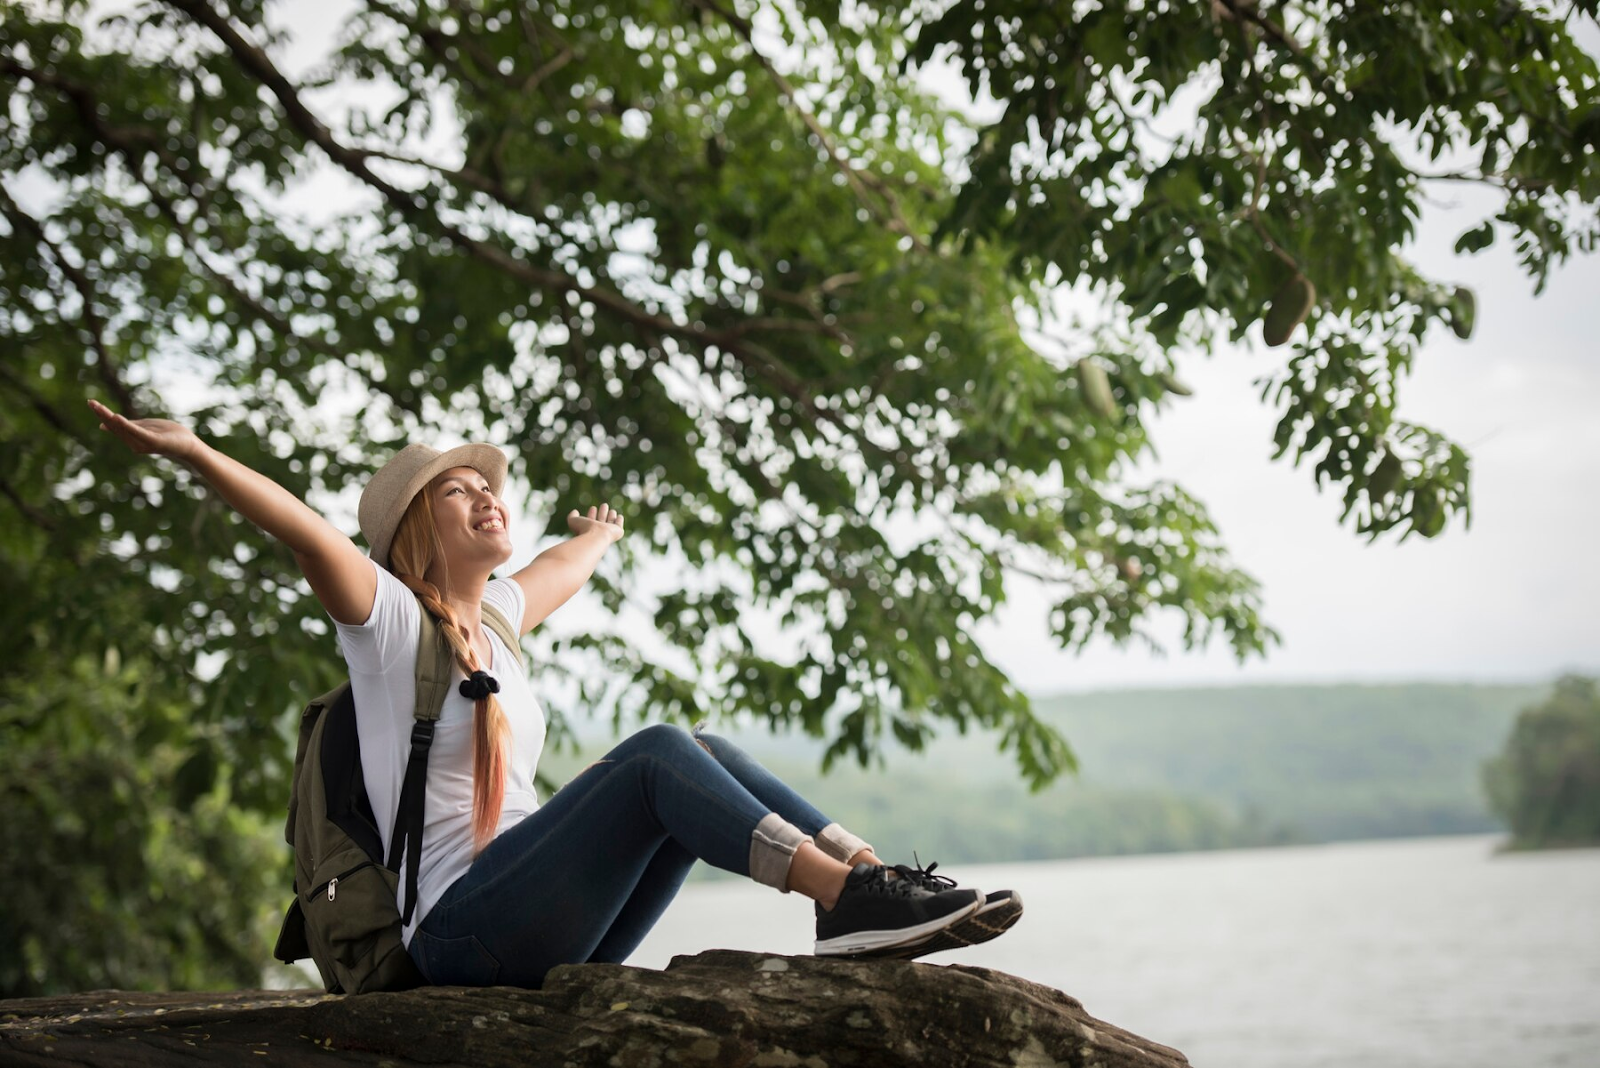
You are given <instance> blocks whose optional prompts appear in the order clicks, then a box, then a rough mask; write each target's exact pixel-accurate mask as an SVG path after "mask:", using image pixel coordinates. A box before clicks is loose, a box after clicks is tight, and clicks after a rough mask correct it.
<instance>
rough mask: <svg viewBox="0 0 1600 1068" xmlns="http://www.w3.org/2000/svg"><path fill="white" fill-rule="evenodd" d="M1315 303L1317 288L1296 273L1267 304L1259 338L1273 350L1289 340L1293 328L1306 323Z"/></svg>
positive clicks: (1303, 276)
mask: <svg viewBox="0 0 1600 1068" xmlns="http://www.w3.org/2000/svg"><path fill="white" fill-rule="evenodd" d="M1316 302H1317V287H1316V286H1314V285H1312V284H1311V279H1309V278H1307V277H1306V276H1305V275H1303V274H1301V273H1300V272H1298V271H1296V272H1295V275H1294V277H1293V278H1291V279H1289V280H1288V281H1287V282H1285V283H1283V285H1282V286H1281V287H1280V288H1279V289H1278V291H1277V292H1276V293H1274V294H1272V300H1271V301H1270V302H1269V303H1268V304H1267V317H1266V321H1265V322H1264V323H1262V326H1261V336H1262V337H1263V338H1264V339H1265V340H1266V342H1267V344H1268V345H1271V346H1272V347H1273V348H1276V347H1278V346H1279V345H1282V344H1283V343H1284V342H1285V341H1288V340H1289V335H1290V334H1292V333H1294V328H1295V327H1297V326H1299V325H1300V324H1301V323H1303V322H1305V321H1306V316H1308V315H1310V314H1311V307H1312V305H1314V304H1315V303H1316Z"/></svg>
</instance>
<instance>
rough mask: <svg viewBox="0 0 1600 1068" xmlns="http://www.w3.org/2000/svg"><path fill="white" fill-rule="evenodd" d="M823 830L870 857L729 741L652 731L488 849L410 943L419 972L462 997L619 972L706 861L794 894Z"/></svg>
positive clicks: (825, 842)
mask: <svg viewBox="0 0 1600 1068" xmlns="http://www.w3.org/2000/svg"><path fill="white" fill-rule="evenodd" d="M697 742H698V743H699V744H696V743H697ZM825 828H827V829H828V830H829V833H830V835H834V836H835V837H833V838H832V839H831V841H830V839H829V837H828V836H824V838H819V839H817V840H816V844H817V845H818V846H819V848H823V849H824V851H825V852H828V853H829V854H830V855H833V856H836V857H837V858H838V859H841V860H842V859H846V858H845V857H842V856H838V854H839V853H840V852H843V850H844V849H853V847H855V846H857V845H859V846H860V847H862V848H866V844H865V843H864V842H860V840H859V839H854V838H853V836H846V837H847V838H848V839H849V844H847V845H843V846H841V845H839V838H838V837H837V836H838V835H840V834H841V833H842V829H840V828H838V827H837V825H836V824H830V823H829V821H828V819H827V817H825V816H823V815H822V813H820V812H818V811H817V810H816V809H815V808H813V807H812V806H811V805H810V804H808V803H807V802H806V801H805V800H804V799H803V798H801V797H800V796H799V795H798V794H796V793H795V792H794V791H793V790H791V789H789V788H788V787H787V786H785V785H784V784H783V783H782V782H780V781H779V780H778V779H777V777H776V776H774V775H773V774H772V773H771V772H769V771H767V770H766V769H765V768H763V767H762V766H761V765H760V764H758V763H756V762H755V761H754V760H753V759H751V758H750V757H749V756H748V755H747V754H746V753H744V752H743V751H741V750H739V749H738V748H737V747H735V746H733V745H731V744H730V743H728V742H726V741H724V740H723V739H721V738H716V737H714V736H712V735H709V734H704V733H701V732H699V731H698V730H697V731H696V732H695V734H694V735H693V736H691V735H690V734H689V733H688V732H687V731H684V730H681V729H680V728H677V727H670V726H666V725H656V726H651V727H646V728H645V729H643V730H641V731H639V732H638V733H637V734H635V735H633V736H632V737H631V738H628V739H627V740H626V741H624V742H622V743H621V744H620V745H618V746H617V747H616V748H615V749H613V750H612V751H611V752H610V753H608V754H606V756H605V757H604V758H602V759H601V760H600V761H598V762H596V763H595V764H593V765H592V766H590V767H588V768H586V769H584V771H582V772H581V773H580V774H579V775H578V776H577V777H576V778H574V779H573V780H572V781H571V782H569V783H568V784H567V785H566V786H564V787H563V788H562V789H560V790H558V791H557V792H556V793H555V794H554V795H553V796H552V797H551V798H550V800H549V801H548V802H547V803H546V804H544V805H542V806H541V807H540V808H539V809H538V810H537V811H536V812H533V813H532V814H530V815H529V816H528V817H527V818H525V819H524V820H522V822H520V823H518V824H517V825H516V826H515V827H513V828H511V829H510V830H508V831H506V832H504V833H503V834H501V835H500V836H499V837H497V838H496V839H495V840H494V841H493V842H491V843H489V845H488V846H487V847H486V848H485V849H484V851H483V852H482V853H480V854H479V855H478V857H477V859H476V860H474V861H473V863H472V866H471V867H470V868H468V869H467V871H466V872H465V873H464V874H463V875H462V876H461V878H459V879H457V880H456V881H455V882H454V883H452V884H451V885H450V888H449V889H448V890H446V891H445V893H444V896H443V897H441V898H440V899H439V901H438V902H437V903H436V904H435V905H434V906H433V908H432V909H431V910H429V912H428V914H427V916H426V917H424V918H423V920H422V923H421V924H419V925H418V926H417V928H416V930H415V931H413V932H412V936H411V944H410V951H411V959H412V960H414V961H415V962H416V964H417V967H418V968H420V969H421V971H422V974H423V975H424V976H425V977H427V979H428V981H429V982H431V983H436V984H441V985H452V986H454V985H461V986H491V985H506V986H528V987H536V986H538V985H539V984H540V983H541V982H542V981H543V979H544V976H545V973H546V972H547V971H549V970H550V969H551V968H553V967H554V966H556V965H557V964H571V963H579V962H584V961H595V962H605V963H621V962H622V961H623V960H625V959H626V958H627V957H628V955H629V954H630V953H632V952H633V951H634V949H635V948H637V947H638V945H639V943H640V942H641V941H643V940H644V936H645V935H646V934H647V933H648V932H649V930H650V928H651V927H653V926H655V923H656V921H657V920H658V919H660V918H661V914H662V912H664V911H665V910H666V907H667V904H668V903H669V902H670V901H671V900H672V899H673V897H674V896H675V895H676V894H677V892H678V889H679V887H681V886H682V885H683V880H684V878H685V877H686V876H687V875H688V874H689V869H690V868H691V867H692V866H693V865H694V862H695V860H696V858H698V859H701V860H705V861H706V862H708V863H710V864H712V865H715V866H716V867H718V868H722V869H724V870H726V871H731V872H735V873H736V874H739V875H745V876H751V875H752V874H754V875H755V877H757V878H761V879H762V881H765V882H768V883H769V884H771V885H775V886H777V887H779V888H780V889H783V888H784V882H783V879H784V878H785V877H786V875H787V870H788V858H789V856H790V855H792V854H793V853H794V851H795V849H796V848H798V846H799V845H800V844H801V843H802V842H803V841H808V840H811V839H812V837H813V836H816V835H818V834H819V832H822V831H823V830H824V829H825ZM830 844H832V845H833V846H834V847H835V848H833V849H829V848H828V846H829V845H830ZM752 868H755V869H757V870H756V871H755V872H754V873H753V872H752ZM761 869H765V870H764V871H763V870H761Z"/></svg>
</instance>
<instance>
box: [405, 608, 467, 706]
mask: <svg viewBox="0 0 1600 1068" xmlns="http://www.w3.org/2000/svg"><path fill="white" fill-rule="evenodd" d="M417 612H418V614H419V615H420V616H421V617H422V618H421V621H420V622H419V623H418V625H417V703H416V707H415V708H413V709H412V712H411V714H412V716H413V718H415V719H418V720H427V721H430V722H431V721H433V720H436V719H438V718H439V712H440V711H441V710H442V709H443V708H444V699H445V695H446V694H448V693H449V692H450V676H451V672H452V670H453V669H454V667H455V663H456V658H455V654H454V653H452V652H451V651H450V643H449V642H448V641H446V640H445V636H444V635H443V634H442V633H441V632H440V630H439V621H438V620H436V619H434V618H433V613H432V612H429V611H428V609H427V606H426V605H424V604H423V603H422V601H421V599H420V598H419V599H418V600H417Z"/></svg>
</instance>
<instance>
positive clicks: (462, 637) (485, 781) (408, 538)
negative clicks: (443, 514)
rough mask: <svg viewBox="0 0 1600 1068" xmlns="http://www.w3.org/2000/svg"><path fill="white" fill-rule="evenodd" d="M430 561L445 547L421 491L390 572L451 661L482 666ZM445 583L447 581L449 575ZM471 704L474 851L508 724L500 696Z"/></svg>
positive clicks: (486, 837) (495, 806)
mask: <svg viewBox="0 0 1600 1068" xmlns="http://www.w3.org/2000/svg"><path fill="white" fill-rule="evenodd" d="M435 561H439V562H440V564H441V565H443V563H444V546H443V544H442V543H441V542H440V541H439V532H438V529H437V528H436V527H435V526H434V519H433V504H432V502H431V501H430V500H429V499H428V492H427V490H426V489H423V490H422V491H421V492H419V493H418V494H417V495H416V496H415V497H413V498H412V500H411V503H410V504H409V505H407V506H406V511H405V514H404V515H403V516H401V518H400V524H399V526H398V527H397V528H396V529H395V534H394V541H393V542H392V543H391V545H390V547H389V570H390V571H392V572H393V573H394V575H395V577H396V578H398V579H399V580H400V581H401V582H403V583H405V585H406V587H407V588H408V589H410V590H411V592H412V593H415V594H416V595H417V596H418V597H419V598H420V599H421V601H422V604H423V606H424V607H426V608H427V610H428V612H429V613H430V614H432V615H433V617H434V618H435V619H437V620H438V621H439V624H440V628H439V629H440V631H441V632H442V633H443V634H444V636H445V639H446V640H447V641H448V642H449V643H450V648H451V650H452V651H453V652H454V653H455V655H456V663H458V664H460V665H461V670H462V671H464V672H466V673H467V676H468V677H469V679H470V678H471V677H472V676H473V674H474V672H479V671H481V669H482V668H484V667H486V666H487V665H482V664H479V663H478V653H477V650H476V649H474V648H473V647H472V642H471V641H470V640H469V638H468V636H467V631H466V628H464V627H463V626H462V625H461V621H460V620H459V619H457V618H456V613H455V609H453V608H451V607H450V605H449V604H448V603H447V602H446V601H445V599H444V595H443V594H442V593H440V591H439V587H437V586H435V585H434V584H433V583H431V582H429V581H428V580H427V579H425V578H423V577H422V576H424V575H426V574H427V573H428V569H429V568H430V567H432V566H433V563H434V562H435ZM445 582H446V584H447V585H448V583H449V576H448V572H447V574H446V578H445ZM476 694H477V696H476V699H475V700H474V701H473V707H472V842H473V849H474V851H477V850H481V849H483V847H484V846H486V845H488V844H489V842H490V841H491V840H492V839H493V838H494V832H495V828H496V827H497V826H499V824H500V808H501V806H502V805H503V804H504V803H505V798H506V771H507V764H508V762H509V757H508V750H509V747H510V739H511V724H510V721H509V720H508V719H507V718H506V713H505V709H504V708H502V707H501V706H500V702H499V700H498V699H497V698H496V697H495V696H494V694H493V692H489V691H488V690H487V688H486V687H479V688H477V690H476Z"/></svg>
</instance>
